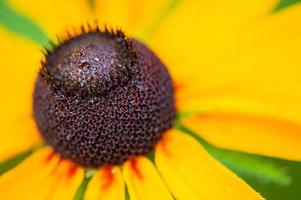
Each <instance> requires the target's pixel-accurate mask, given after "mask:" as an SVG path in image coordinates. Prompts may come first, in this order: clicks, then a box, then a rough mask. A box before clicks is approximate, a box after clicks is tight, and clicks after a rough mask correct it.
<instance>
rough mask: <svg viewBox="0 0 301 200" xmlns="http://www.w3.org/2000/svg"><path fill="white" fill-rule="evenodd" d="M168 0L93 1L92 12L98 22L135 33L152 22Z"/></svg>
mask: <svg viewBox="0 0 301 200" xmlns="http://www.w3.org/2000/svg"><path fill="white" fill-rule="evenodd" d="M168 2H169V1H168V0H163V1H161V0H155V1H148V0H123V1H120V0H110V1H95V11H94V13H95V15H96V18H97V20H98V22H99V23H100V24H106V25H108V26H109V27H111V26H112V27H113V28H116V27H117V28H122V30H125V31H126V33H127V34H129V35H133V34H134V35H136V34H137V33H138V32H139V31H141V30H142V29H144V28H146V26H147V25H149V24H150V23H152V20H154V19H155V17H156V15H158V14H160V12H161V10H162V9H164V7H165V6H166V4H167V3H168Z"/></svg>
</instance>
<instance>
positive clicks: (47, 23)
mask: <svg viewBox="0 0 301 200" xmlns="http://www.w3.org/2000/svg"><path fill="white" fill-rule="evenodd" d="M9 4H10V5H11V6H12V7H13V8H14V9H15V10H17V11H18V12H20V13H22V14H23V15H25V16H27V17H29V18H30V19H31V20H32V21H34V22H35V23H37V24H38V25H39V26H40V27H41V28H42V29H43V30H45V31H46V32H47V33H48V35H49V36H50V38H51V39H53V38H54V37H55V36H56V35H59V34H61V33H62V32H63V31H65V30H72V28H74V27H75V28H76V27H78V26H80V25H82V24H84V23H87V22H91V20H92V13H91V12H90V7H89V4H88V1H87V0H64V1H61V0H43V1H37V0H29V1H22V0H10V1H9Z"/></svg>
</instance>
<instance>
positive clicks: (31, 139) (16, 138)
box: [0, 27, 42, 161]
mask: <svg viewBox="0 0 301 200" xmlns="http://www.w3.org/2000/svg"><path fill="white" fill-rule="evenodd" d="M0 43H1V47H0V53H1V59H0V91H1V96H0V97H1V98H0V112H1V115H0V121H1V123H0V137H1V140H0V161H1V160H3V159H5V158H8V157H9V156H12V155H13V154H16V153H18V152H21V151H24V150H25V149H28V148H30V147H32V146H33V145H35V144H36V143H37V142H38V140H39V135H38V133H37V129H36V127H35V123H34V120H33V119H32V93H33V85H34V80H35V76H36V74H37V72H38V68H39V62H40V59H41V57H42V55H41V52H40V49H38V48H37V47H36V46H34V45H33V43H30V42H29V41H27V40H25V39H24V38H19V37H16V36H15V35H13V34H12V33H10V32H7V31H6V30H4V29H2V28H1V27H0Z"/></svg>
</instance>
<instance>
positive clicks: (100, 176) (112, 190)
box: [85, 166, 125, 200]
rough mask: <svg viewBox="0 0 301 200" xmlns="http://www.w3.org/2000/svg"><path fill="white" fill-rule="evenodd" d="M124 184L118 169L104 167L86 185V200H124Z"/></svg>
mask: <svg viewBox="0 0 301 200" xmlns="http://www.w3.org/2000/svg"><path fill="white" fill-rule="evenodd" d="M124 188H125V184H124V181H123V178H122V174H121V172H120V169H119V168H118V167H113V168H112V167H110V166H104V167H102V168H101V169H100V170H99V171H98V172H97V173H96V174H95V175H94V177H93V178H92V180H91V182H90V184H89V185H88V188H87V191H86V194H85V199H86V200H90V199H91V200H95V199H98V200H124V199H125V190H124Z"/></svg>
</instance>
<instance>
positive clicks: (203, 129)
mask: <svg viewBox="0 0 301 200" xmlns="http://www.w3.org/2000/svg"><path fill="white" fill-rule="evenodd" d="M183 123H184V124H185V126H187V127H189V128H190V129H192V130H193V131H195V132H196V133H198V134H199V135H201V137H203V138H204V139H206V140H207V141H208V142H210V143H212V144H214V145H216V146H219V147H223V148H227V149H234V150H240V151H245V152H249V153H257V154H262V155H267V156H273V157H279V158H285V159H292V160H301V145H300V141H301V126H300V125H299V124H295V123H291V122H289V121H284V120H279V119H271V118H263V117H258V116H244V115H236V114H232V113H230V114H229V113H204V114H199V115H198V116H194V117H188V118H185V119H183Z"/></svg>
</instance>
